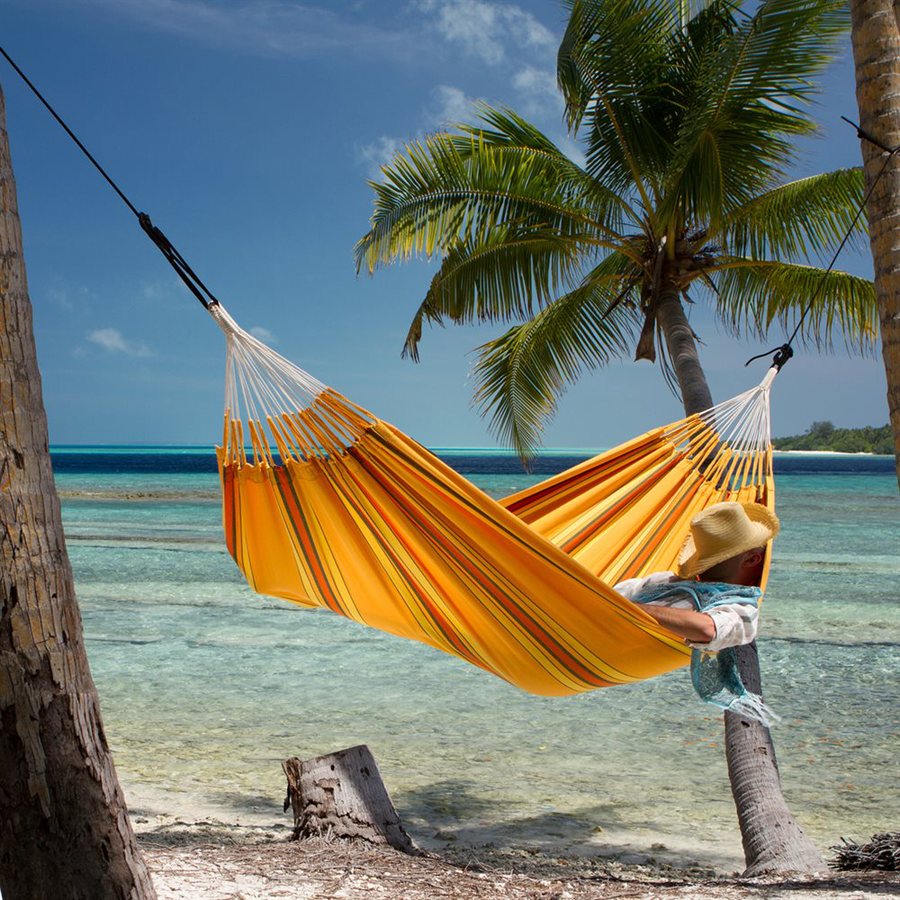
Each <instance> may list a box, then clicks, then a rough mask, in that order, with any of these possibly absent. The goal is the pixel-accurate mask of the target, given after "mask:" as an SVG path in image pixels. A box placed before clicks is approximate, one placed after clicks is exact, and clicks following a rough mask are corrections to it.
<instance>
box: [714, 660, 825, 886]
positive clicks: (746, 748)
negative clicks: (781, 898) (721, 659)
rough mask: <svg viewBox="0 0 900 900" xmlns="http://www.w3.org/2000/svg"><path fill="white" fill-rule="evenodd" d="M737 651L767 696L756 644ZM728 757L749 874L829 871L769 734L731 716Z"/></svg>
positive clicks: (748, 681)
mask: <svg viewBox="0 0 900 900" xmlns="http://www.w3.org/2000/svg"><path fill="white" fill-rule="evenodd" d="M735 650H736V652H737V657H738V665H739V666H740V671H741V678H742V680H743V682H744V685H745V686H746V687H747V689H748V690H751V691H753V692H754V693H756V694H760V695H762V680H761V678H760V670H759V655H758V652H757V648H756V643H755V642H754V643H752V644H747V645H745V646H743V647H737V648H735ZM725 757H726V759H727V761H728V776H729V779H730V781H731V793H732V795H733V796H734V805H735V808H736V809H737V815H738V823H739V824H740V828H741V840H742V842H743V845H744V860H745V862H746V864H747V868H746V870H745V871H744V875H746V876H748V877H751V876H755V875H768V874H776V873H777V874H786V873H790V872H798V873H804V874H810V873H814V872H824V871H825V869H826V866H825V863H824V861H823V859H822V855H821V854H820V853H819V851H818V849H817V848H816V846H815V844H813V842H812V841H811V840H810V839H809V838H808V837H807V836H806V834H805V833H804V831H803V829H802V828H801V827H800V825H799V824H798V822H797V820H796V819H795V818H794V816H793V815H792V813H791V811H790V809H788V805H787V803H786V802H785V799H784V794H783V793H782V789H781V777H780V775H779V773H778V761H777V759H776V758H775V746H774V744H773V743H772V735H771V733H770V732H769V729H768V728H766V727H765V726H764V725H761V724H760V723H759V722H754V721H751V720H750V719H745V718H743V717H742V716H738V715H735V714H734V713H730V712H726V713H725Z"/></svg>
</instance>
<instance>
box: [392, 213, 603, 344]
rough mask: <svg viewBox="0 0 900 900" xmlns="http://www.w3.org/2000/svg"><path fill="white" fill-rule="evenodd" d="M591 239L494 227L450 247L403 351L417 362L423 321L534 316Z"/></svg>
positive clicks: (569, 279)
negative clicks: (482, 234)
mask: <svg viewBox="0 0 900 900" xmlns="http://www.w3.org/2000/svg"><path fill="white" fill-rule="evenodd" d="M592 250H593V248H591V247H590V241H589V240H588V241H582V240H580V239H579V238H578V237H577V236H571V235H567V236H565V237H563V236H561V235H559V234H558V233H557V232H555V231H553V230H552V229H548V228H543V227H538V228H530V229H527V228H524V227H515V225H513V226H510V227H498V228H495V229H494V230H493V231H492V232H491V233H490V234H489V235H487V236H486V237H485V238H484V239H483V240H477V241H475V240H469V241H466V242H465V243H460V244H457V245H456V246H454V247H453V248H452V249H451V250H450V251H449V252H448V253H447V255H446V256H445V258H444V260H443V263H442V264H441V267H440V269H439V271H438V272H437V274H436V275H435V276H434V278H433V279H432V282H431V285H430V287H429V289H428V293H427V294H426V295H425V299H424V300H423V301H422V304H421V305H420V307H419V309H418V310H417V311H416V314H415V316H414V317H413V321H412V324H411V326H410V329H409V333H408V334H407V337H406V341H405V343H404V348H403V353H404V355H409V356H410V357H411V358H412V359H413V360H415V361H418V359H419V353H418V343H419V341H420V339H421V337H422V329H423V325H424V324H425V323H426V322H427V323H434V324H442V323H443V321H444V320H445V319H447V320H449V321H451V322H453V323H454V324H463V323H468V322H475V321H486V322H495V321H501V322H505V321H510V320H512V319H523V318H526V317H528V316H530V315H532V314H533V313H534V312H535V310H536V309H538V308H540V307H541V306H544V305H546V304H547V303H549V302H550V301H552V300H553V299H554V298H555V297H556V296H558V294H559V293H560V292H561V291H562V290H563V289H564V287H567V286H569V285H571V284H572V283H573V281H574V280H575V278H576V276H577V274H578V273H580V272H581V271H582V270H583V266H584V262H583V260H584V256H585V254H586V253H589V252H591V251H592Z"/></svg>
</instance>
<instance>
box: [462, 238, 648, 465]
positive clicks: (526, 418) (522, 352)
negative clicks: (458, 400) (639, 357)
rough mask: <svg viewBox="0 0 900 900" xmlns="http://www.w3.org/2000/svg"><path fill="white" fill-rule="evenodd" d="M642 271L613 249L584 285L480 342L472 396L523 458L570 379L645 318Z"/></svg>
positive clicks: (618, 347)
mask: <svg viewBox="0 0 900 900" xmlns="http://www.w3.org/2000/svg"><path fill="white" fill-rule="evenodd" d="M639 277H640V273H639V272H636V271H635V270H634V267H633V265H632V263H631V262H630V261H629V260H627V259H626V258H625V257H622V256H620V255H619V254H610V256H609V257H607V258H606V259H605V260H604V261H603V262H601V263H600V264H599V265H598V267H597V268H596V269H595V270H594V271H593V272H592V273H590V274H589V275H588V276H587V277H586V278H585V280H584V283H583V284H582V285H580V286H579V287H577V288H576V289H575V290H573V291H570V292H569V293H568V294H566V295H564V296H563V297H560V298H559V299H558V300H556V301H555V302H553V303H551V304H550V305H549V306H546V307H545V308H544V309H542V310H540V311H539V312H538V313H537V315H535V317H534V318H532V319H530V320H529V321H527V322H525V323H523V324H521V325H516V326H514V327H513V328H511V329H509V330H508V331H507V332H506V333H505V334H503V335H501V336H500V337H499V338H497V339H496V340H493V341H490V342H489V343H487V344H484V345H483V346H482V347H480V348H479V359H478V361H477V363H476V365H475V367H474V375H475V378H476V391H475V403H476V404H477V406H478V407H479V408H480V411H481V413H482V415H485V416H487V417H488V419H489V422H490V425H491V429H492V430H493V431H494V432H495V433H496V434H497V435H498V436H499V437H500V438H501V439H503V440H504V441H507V442H509V443H511V444H512V446H513V447H515V449H516V450H517V452H518V453H519V455H520V456H522V458H523V459H526V458H528V457H529V456H531V455H532V454H533V453H534V451H535V449H536V448H537V446H538V445H539V440H540V438H539V436H540V432H541V429H542V428H543V425H544V423H545V421H546V420H547V419H548V418H549V417H550V416H552V415H553V414H554V412H555V410H556V404H557V399H558V397H559V395H560V394H561V393H562V392H563V391H564V389H565V387H566V385H568V384H571V383H572V382H574V381H575V380H577V378H578V376H579V375H580V374H581V373H582V372H583V371H584V370H585V369H593V368H596V367H598V366H602V365H604V364H606V363H608V362H609V361H610V360H611V359H614V358H617V357H620V356H623V355H625V354H627V353H629V352H630V349H631V346H632V343H633V340H634V336H635V334H636V331H637V329H638V327H639V323H640V319H641V317H640V314H639V313H638V311H637V309H636V306H637V301H638V299H639V297H638V295H639V289H638V282H639ZM623 301H627V302H623Z"/></svg>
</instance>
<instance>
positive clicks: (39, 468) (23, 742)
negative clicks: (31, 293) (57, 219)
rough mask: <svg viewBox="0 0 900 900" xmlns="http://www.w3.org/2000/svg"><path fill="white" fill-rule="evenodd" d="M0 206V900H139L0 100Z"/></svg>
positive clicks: (141, 875)
mask: <svg viewBox="0 0 900 900" xmlns="http://www.w3.org/2000/svg"><path fill="white" fill-rule="evenodd" d="M0 204H2V206H0V890H2V893H3V900H76V898H77V900H123V898H129V900H147V898H154V897H155V893H154V890H153V886H152V884H151V881H150V875H149V873H148V871H147V869H146V867H145V865H144V863H143V861H142V859H141V856H140V853H139V851H138V848H137V845H136V842H135V839H134V834H133V833H132V829H131V825H130V823H129V821H128V817H127V814H126V810H125V801H124V797H123V795H122V790H121V788H120V787H119V783H118V780H117V778H116V773H115V769H114V767H113V761H112V757H111V755H110V753H109V749H108V746H107V743H106V737H105V735H104V732H103V723H102V721H101V717H100V707H99V700H98V697H97V692H96V689H95V688H94V684H93V681H92V678H91V674H90V670H89V668H88V661H87V656H86V655H85V649H84V643H83V638H82V626H81V616H80V613H79V610H78V606H77V603H76V599H75V591H74V586H73V582H72V572H71V568H70V566H69V560H68V555H67V553H66V547H65V541H64V538H63V530H62V521H61V517H60V507H59V499H58V497H57V494H56V487H55V485H54V481H53V473H52V470H51V466H50V456H49V452H48V436H47V420H46V415H45V413H44V407H43V400H42V396H41V381H40V374H39V372H38V366H37V358H36V353H35V345H34V335H33V332H32V322H31V304H30V302H29V299H28V289H27V284H26V279H25V264H24V260H23V255H22V235H21V228H20V225H19V216H18V207H17V201H16V190H15V183H14V180H13V174H12V163H11V160H10V154H9V143H8V138H7V133H6V116H5V108H4V105H3V97H2V93H0Z"/></svg>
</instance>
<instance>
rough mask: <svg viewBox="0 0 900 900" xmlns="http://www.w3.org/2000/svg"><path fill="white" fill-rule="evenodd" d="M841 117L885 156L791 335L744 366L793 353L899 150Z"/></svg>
mask: <svg viewBox="0 0 900 900" xmlns="http://www.w3.org/2000/svg"><path fill="white" fill-rule="evenodd" d="M841 118H842V119H843V120H844V121H845V122H847V123H848V124H849V125H852V126H853V127H854V128H855V129H856V136H857V137H858V138H859V139H860V140H861V141H868V142H869V143H870V144H872V145H873V146H875V147H878V148H879V150H882V151H883V152H884V153H886V154H887V156H886V157H885V160H884V162H883V163H882V165H881V168H880V169H879V170H878V174H877V175H876V176H875V178H874V179H873V180H872V184H871V185H870V186H869V189H868V191H866V195H865V197H863V199H862V201H861V202H860V204H859V206H858V207H857V209H856V215H855V216H854V217H853V221H852V222H851V223H850V225H849V227H848V228H847V232H846V234H845V235H844V239H843V240H842V241H841V243H840V245H839V246H838V248H837V250H835V252H834V256H833V257H832V258H831V262H830V263H829V264H828V268H827V269H826V270H825V271H824V272H823V273H822V277H821V278H820V279H819V284H818V286H817V287H816V289H815V291H814V292H813V295H812V297H810V299H809V303H807V304H806V308H805V309H804V310H803V313H802V314H801V316H800V320H799V321H798V322H797V325H796V327H795V328H794V330H793V332H791V336H790V337H789V338H788V339H787V341H786V342H785V343H783V344H782V345H781V346H780V347H776V348H775V349H774V350H765V351H764V352H762V353H758V354H757V355H756V356H751V357H750V359H748V360H747V362H745V363H744V365H745V366H749V365H750V363H752V362H754V361H755V360H757V359H762V358H763V357H764V356H768V355H769V354H770V353H774V354H775V356H774V357H773V358H772V365H773V366H774V367H775V368H776V369H778V370H779V371H780V370H781V367H782V366H783V365H784V364H785V363H786V362H787V361H788V360H789V359H790V358H791V357H792V356H793V355H794V348H793V347H792V346H791V345H792V344H793V343H794V339H795V338H796V337H797V334H798V332H799V331H800V329H801V328H802V327H803V321H804V320H805V319H806V316H807V315H808V314H809V311H810V310H811V309H812V307H813V304H814V303H815V302H816V300H817V299H818V296H819V294H820V293H822V289H823V288H824V287H825V279H826V277H827V276H828V274H829V273H830V272H831V270H832V269H833V268H834V264H835V263H836V262H837V260H838V257H839V256H840V255H841V253H842V252H843V249H844V247H846V246H847V241H849V240H850V235H851V234H853V230H854V229H855V228H856V223H857V222H859V217H860V216H861V215H862V214H863V211H864V210H865V208H866V205H867V204H868V202H869V197H871V196H872V193H873V192H874V190H875V188H876V187H877V185H878V182H879V181H880V180H881V176H882V175H884V173H885V170H886V169H887V167H888V164H889V163H890V161H891V159H893V157H894V154H895V153H898V152H900V144H898V145H897V146H896V147H894V148H891V147H886V146H885V145H884V144H883V143H882V142H881V141H879V140H877V139H876V138H874V137H872V135H871V134H869V133H868V132H867V131H864V130H863V129H862V128H861V127H860V126H859V125H857V124H856V123H855V122H851V121H850V119H848V118H847V117H846V116H841Z"/></svg>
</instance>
